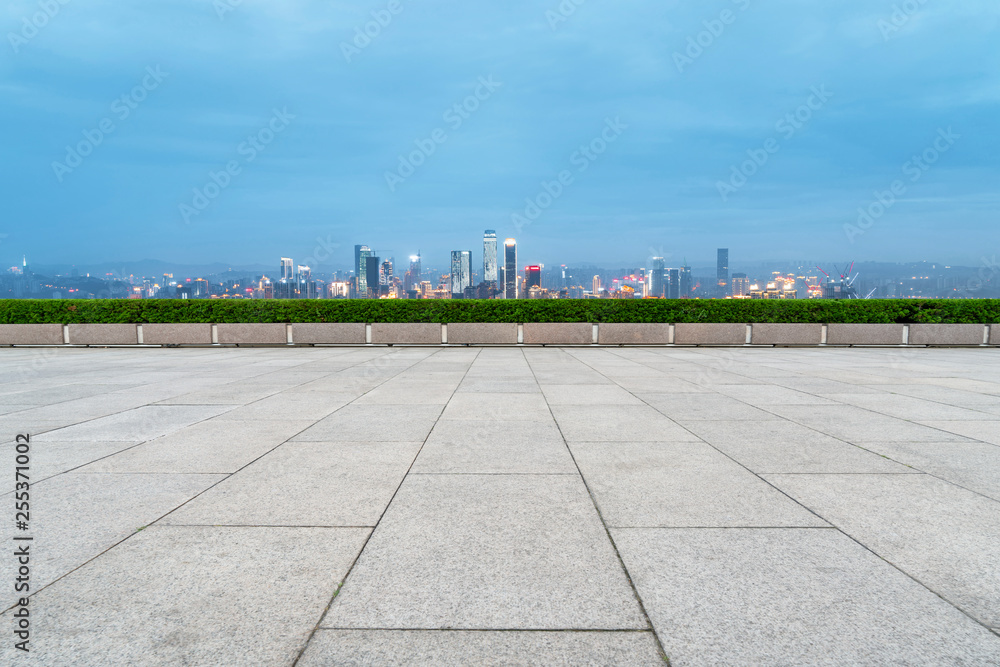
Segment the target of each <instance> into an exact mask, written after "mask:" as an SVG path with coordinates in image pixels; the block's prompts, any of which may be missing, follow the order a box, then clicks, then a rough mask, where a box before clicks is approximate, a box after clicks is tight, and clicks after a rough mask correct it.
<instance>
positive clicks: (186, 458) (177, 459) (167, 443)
mask: <svg viewBox="0 0 1000 667" xmlns="http://www.w3.org/2000/svg"><path fill="white" fill-rule="evenodd" d="M311 423H312V422H311V421H308V420H292V421H246V422H236V421H227V420H219V419H212V420H209V421H204V422H201V423H199V424H195V425H193V426H188V427H187V428H184V429H181V430H179V431H176V432H174V433H171V434H170V435H166V436H163V437H161V438H156V439H155V440H150V441H149V442H146V443H143V444H142V445H139V446H138V447H133V448H131V449H128V450H126V451H123V452H121V453H119V454H115V455H114V456H109V457H108V458H105V459H101V460H100V461H95V462H94V463H91V464H90V465H88V466H87V467H86V468H82V470H83V471H84V472H108V473H123V472H134V473H139V472H145V473H154V472H159V473H232V472H236V471H237V470H239V469H240V468H242V467H243V466H245V465H247V464H248V463H251V462H252V461H253V460H254V459H256V458H258V457H260V456H263V455H264V454H266V453H267V452H269V451H270V450H272V449H274V448H275V447H277V446H278V445H280V444H281V443H283V442H285V441H286V440H288V439H289V438H290V437H292V436H293V435H295V434H297V433H300V432H301V431H303V430H304V429H306V428H308V426H309V425H310V424H311Z"/></svg>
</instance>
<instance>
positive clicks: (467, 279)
mask: <svg viewBox="0 0 1000 667" xmlns="http://www.w3.org/2000/svg"><path fill="white" fill-rule="evenodd" d="M467 287H472V251H471V250H453V251H452V253H451V298H453V299H461V298H464V296H465V288H467Z"/></svg>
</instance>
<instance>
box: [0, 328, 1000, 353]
mask: <svg viewBox="0 0 1000 667" xmlns="http://www.w3.org/2000/svg"><path fill="white" fill-rule="evenodd" d="M519 344H520V345H574V346H592V345H602V346H625V345H639V346H660V347H662V346H677V347H689V346H730V347H733V346H741V347H742V346H747V347H803V346H804V347H820V346H826V347H850V346H884V347H1000V324H992V325H989V324H909V325H906V324H768V323H762V324H752V325H749V324H735V323H734V324H684V323H681V324H640V323H636V324H600V325H595V324H588V323H537V322H528V323H525V324H520V325H519V324H490V323H485V324H460V323H455V324H449V325H443V324H387V323H375V324H361V323H358V324H325V323H324V324H319V323H296V324H229V323H223V324H141V325H136V324H68V325H62V324H0V346H15V345H30V346H58V345H63V346H93V347H108V346H134V345H145V346H169V347H173V346H194V345H203V346H210V345H221V346H226V345H244V346H251V345H273V346H274V345H280V346H287V345H299V346H304V345H453V346H455V345H519Z"/></svg>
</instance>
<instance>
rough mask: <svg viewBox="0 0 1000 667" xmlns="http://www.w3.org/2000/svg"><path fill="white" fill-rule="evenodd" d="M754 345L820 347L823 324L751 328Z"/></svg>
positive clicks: (760, 324) (771, 325) (751, 339)
mask: <svg viewBox="0 0 1000 667" xmlns="http://www.w3.org/2000/svg"><path fill="white" fill-rule="evenodd" d="M751 332H752V333H751V338H750V342H751V343H752V344H753V345H819V344H820V342H821V341H822V339H823V325H821V324H771V323H766V322H764V323H757V324H754V325H753V326H751Z"/></svg>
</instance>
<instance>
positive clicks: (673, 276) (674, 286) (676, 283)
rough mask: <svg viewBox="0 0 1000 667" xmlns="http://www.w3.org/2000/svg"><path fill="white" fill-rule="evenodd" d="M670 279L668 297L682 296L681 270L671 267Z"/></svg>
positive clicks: (676, 297) (677, 297)
mask: <svg viewBox="0 0 1000 667" xmlns="http://www.w3.org/2000/svg"><path fill="white" fill-rule="evenodd" d="M669 276H670V280H669V282H668V283H667V298H668V299H679V298H681V272H680V271H679V270H678V269H670V271H669Z"/></svg>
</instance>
